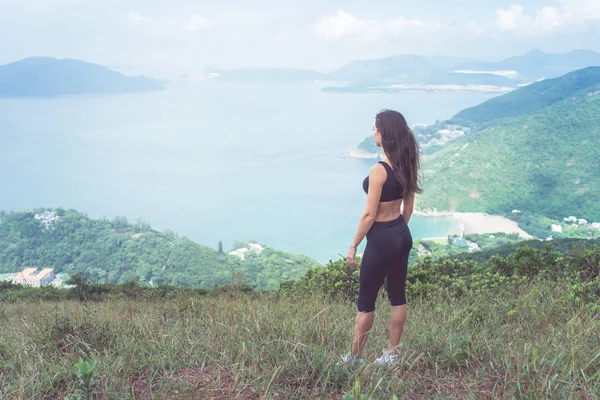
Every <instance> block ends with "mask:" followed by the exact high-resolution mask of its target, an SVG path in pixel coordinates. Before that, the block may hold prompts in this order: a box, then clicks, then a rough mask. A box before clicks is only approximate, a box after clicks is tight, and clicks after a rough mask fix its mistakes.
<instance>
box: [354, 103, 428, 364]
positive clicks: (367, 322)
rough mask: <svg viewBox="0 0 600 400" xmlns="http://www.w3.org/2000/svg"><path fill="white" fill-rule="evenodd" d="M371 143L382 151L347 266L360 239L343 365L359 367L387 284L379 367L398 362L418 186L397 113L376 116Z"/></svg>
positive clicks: (406, 132) (413, 155)
mask: <svg viewBox="0 0 600 400" xmlns="http://www.w3.org/2000/svg"><path fill="white" fill-rule="evenodd" d="M373 131H374V138H375V143H376V144H377V146H378V147H381V148H383V161H380V162H379V163H377V164H375V165H374V166H373V167H372V168H371V170H370V172H369V176H368V177H367V178H365V180H364V182H363V188H364V190H365V192H366V193H367V205H366V208H365V211H364V213H363V215H362V217H361V219H360V224H359V226H358V230H357V232H356V235H355V237H354V240H353V241H352V244H351V245H350V250H348V255H347V261H348V263H350V264H351V265H352V266H354V267H358V264H357V263H356V261H355V260H354V258H355V256H356V249H357V248H358V245H359V244H360V242H362V240H363V238H364V237H365V236H366V237H367V246H366V249H365V252H364V255H363V258H362V262H361V265H360V287H359V293H358V313H357V314H356V326H355V327H354V340H353V341H352V353H351V354H348V355H346V356H345V357H344V358H343V359H342V361H343V362H354V361H359V362H362V358H361V354H362V350H363V348H364V346H365V343H366V341H367V337H368V334H369V331H370V330H371V327H372V326H373V317H374V311H375V301H376V300H377V294H378V292H379V289H380V288H381V286H382V285H383V281H384V280H386V281H387V284H386V290H387V295H388V298H389V301H390V303H391V305H392V310H391V321H390V342H389V345H388V348H387V349H384V350H383V356H382V357H380V358H378V359H377V362H378V363H379V364H381V365H384V364H389V363H392V362H395V361H397V359H398V353H397V348H398V344H399V342H400V337H401V336H402V330H403V328H404V323H405V321H406V290H405V287H406V273H407V266H408V256H409V253H410V250H411V248H412V244H413V241H412V236H411V234H410V230H409V229H408V225H407V224H408V221H409V220H410V217H411V214H412V212H413V205H414V199H415V193H421V188H420V187H419V183H418V180H419V175H418V170H419V144H418V143H417V141H416V139H415V136H414V134H413V132H412V130H411V129H410V128H409V127H408V125H407V123H406V120H405V119H404V117H403V116H402V114H400V113H399V112H397V111H390V110H385V111H382V112H380V113H379V114H377V116H376V118H375V126H374V127H373Z"/></svg>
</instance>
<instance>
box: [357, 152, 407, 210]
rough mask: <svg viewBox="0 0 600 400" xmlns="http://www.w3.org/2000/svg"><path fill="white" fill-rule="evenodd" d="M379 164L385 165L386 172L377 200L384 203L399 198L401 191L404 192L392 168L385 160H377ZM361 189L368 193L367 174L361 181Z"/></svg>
mask: <svg viewBox="0 0 600 400" xmlns="http://www.w3.org/2000/svg"><path fill="white" fill-rule="evenodd" d="M379 164H382V165H383V166H384V167H385V170H386V172H387V179H386V180H385V182H384V183H383V189H382V190H381V199H379V201H380V202H381V203H386V202H389V201H394V200H399V199H401V198H402V197H403V196H402V193H403V192H404V191H403V190H402V188H401V187H400V184H399V183H398V181H397V180H396V176H395V175H394V170H393V169H392V167H390V166H389V165H388V163H386V162H385V161H379ZM363 189H364V191H365V193H369V177H368V176H367V177H366V178H365V180H364V181H363Z"/></svg>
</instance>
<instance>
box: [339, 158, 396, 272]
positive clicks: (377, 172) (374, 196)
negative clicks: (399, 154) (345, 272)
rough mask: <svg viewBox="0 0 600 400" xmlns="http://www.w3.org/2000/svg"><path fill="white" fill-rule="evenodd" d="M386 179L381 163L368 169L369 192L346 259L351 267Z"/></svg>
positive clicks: (373, 216) (374, 211) (370, 223)
mask: <svg viewBox="0 0 600 400" xmlns="http://www.w3.org/2000/svg"><path fill="white" fill-rule="evenodd" d="M386 179H387V172H386V170H385V168H384V167H383V165H381V164H376V165H374V166H373V167H372V168H371V170H370V171H369V193H368V194H367V205H366V206H365V211H364V212H363V214H362V216H361V217H360V222H359V224H358V229H357V230H356V235H354V240H353V241H352V243H351V244H350V249H349V250H348V255H347V256H346V261H347V262H348V264H350V265H352V266H353V267H358V263H357V262H356V261H354V257H356V250H357V249H358V246H359V245H360V242H362V240H363V239H364V238H365V236H366V235H367V232H369V230H370V229H371V227H372V226H373V222H375V218H376V217H377V209H378V208H379V200H380V199H381V191H382V190H383V184H384V182H385V180H386Z"/></svg>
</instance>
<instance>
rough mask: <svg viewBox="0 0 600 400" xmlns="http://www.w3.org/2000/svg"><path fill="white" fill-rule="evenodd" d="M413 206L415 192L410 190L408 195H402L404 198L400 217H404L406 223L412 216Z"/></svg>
mask: <svg viewBox="0 0 600 400" xmlns="http://www.w3.org/2000/svg"><path fill="white" fill-rule="evenodd" d="M414 208H415V193H414V192H411V193H409V194H408V195H406V196H404V200H403V201H402V217H403V218H404V222H406V224H407V225H408V222H409V221H410V217H411V216H412V213H413V210H414Z"/></svg>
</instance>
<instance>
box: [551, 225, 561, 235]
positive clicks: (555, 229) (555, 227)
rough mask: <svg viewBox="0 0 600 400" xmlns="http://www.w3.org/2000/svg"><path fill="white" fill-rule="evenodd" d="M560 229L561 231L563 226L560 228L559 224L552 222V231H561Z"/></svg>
mask: <svg viewBox="0 0 600 400" xmlns="http://www.w3.org/2000/svg"><path fill="white" fill-rule="evenodd" d="M562 231H563V228H562V226H561V225H555V224H552V232H560V233H562Z"/></svg>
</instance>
